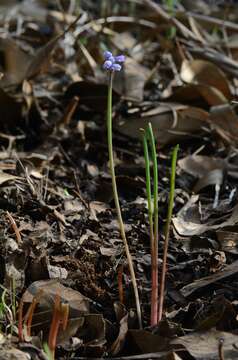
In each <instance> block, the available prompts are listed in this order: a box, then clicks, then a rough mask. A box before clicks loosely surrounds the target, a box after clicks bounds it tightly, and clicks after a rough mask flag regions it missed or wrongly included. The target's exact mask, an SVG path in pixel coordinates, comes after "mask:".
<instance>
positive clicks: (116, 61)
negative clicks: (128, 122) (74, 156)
mask: <svg viewBox="0 0 238 360" xmlns="http://www.w3.org/2000/svg"><path fill="white" fill-rule="evenodd" d="M104 58H105V62H104V64H103V68H104V69H105V70H107V71H109V83H108V98H107V141H108V154H109V166H110V172H111V177H112V189H113V195H114V202H115V206H116V212H117V220H118V225H119V228H120V233H121V237H122V240H123V244H124V248H125V252H126V257H127V261H128V266H129V271H130V276H131V281H132V285H133V290H134V296H135V303H136V310H137V317H138V322H139V326H140V328H142V318H141V307H140V299H139V292H138V287H137V282H136V276H135V270H134V266H133V260H132V257H131V253H130V249H129V246H128V242H127V238H126V232H125V227H124V223H123V219H122V214H121V208H120V203H119V196H118V191H117V183H116V174H115V166H114V158H113V144H112V81H113V74H114V72H115V71H120V70H121V65H120V63H123V62H124V61H125V57H124V55H119V56H115V57H114V56H113V55H112V53H111V52H109V51H106V52H105V53H104Z"/></svg>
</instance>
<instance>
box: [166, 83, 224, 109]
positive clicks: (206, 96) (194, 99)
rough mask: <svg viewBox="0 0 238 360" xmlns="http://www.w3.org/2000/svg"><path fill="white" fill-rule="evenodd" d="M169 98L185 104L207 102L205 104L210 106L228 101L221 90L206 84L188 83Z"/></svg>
mask: <svg viewBox="0 0 238 360" xmlns="http://www.w3.org/2000/svg"><path fill="white" fill-rule="evenodd" d="M169 100H171V101H176V102H180V103H184V104H187V103H193V104H197V103H202V102H205V104H208V105H209V106H218V105H223V104H227V102H228V100H227V98H226V97H225V96H224V95H223V93H222V92H221V91H220V90H218V89H217V88H215V87H213V86H209V85H206V84H188V85H184V86H181V87H179V88H177V89H175V91H174V93H173V95H172V96H171V97H170V98H169Z"/></svg>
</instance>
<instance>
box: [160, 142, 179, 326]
mask: <svg viewBox="0 0 238 360" xmlns="http://www.w3.org/2000/svg"><path fill="white" fill-rule="evenodd" d="M178 149H179V146H178V145H177V146H175V148H174V150H173V154H172V163H171V177H170V193H169V205H168V214H167V221H166V226H165V241H164V254H163V266H162V273H161V280H160V296H159V313H158V322H160V321H161V319H162V316H163V305H164V290H165V277H166V265H167V254H168V247H169V231H170V224H171V219H172V212H173V206H174V192H175V176H176V163H177V155H178Z"/></svg>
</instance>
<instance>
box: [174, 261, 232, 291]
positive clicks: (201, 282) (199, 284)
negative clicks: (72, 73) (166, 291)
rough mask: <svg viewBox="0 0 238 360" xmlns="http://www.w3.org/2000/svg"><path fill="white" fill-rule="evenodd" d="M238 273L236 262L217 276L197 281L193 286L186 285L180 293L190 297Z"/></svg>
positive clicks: (213, 275)
mask: <svg viewBox="0 0 238 360" xmlns="http://www.w3.org/2000/svg"><path fill="white" fill-rule="evenodd" d="M237 273H238V261H234V262H233V263H232V264H230V265H226V267H225V268H224V269H223V270H221V271H219V272H216V273H215V274H212V275H209V276H206V277H204V278H201V279H198V280H195V281H194V282H192V283H191V284H188V285H185V286H184V287H183V288H182V289H180V291H181V293H182V295H183V296H185V297H188V296H190V295H192V294H193V293H195V292H196V291H198V290H201V289H203V288H205V287H207V286H210V285H211V284H214V283H216V282H217V281H220V280H222V279H226V278H228V277H230V276H233V275H237Z"/></svg>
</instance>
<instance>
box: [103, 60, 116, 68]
mask: <svg viewBox="0 0 238 360" xmlns="http://www.w3.org/2000/svg"><path fill="white" fill-rule="evenodd" d="M113 65H114V64H113V63H112V62H111V61H110V60H106V61H105V62H104V64H103V68H104V69H105V70H111V69H112V66H113Z"/></svg>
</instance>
